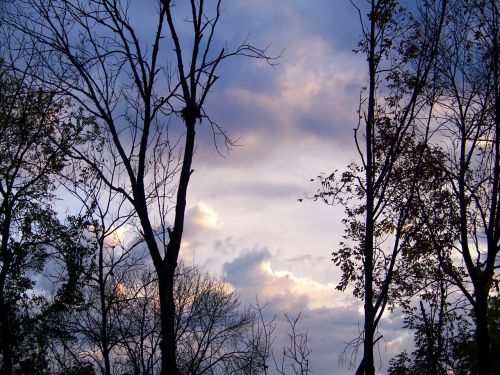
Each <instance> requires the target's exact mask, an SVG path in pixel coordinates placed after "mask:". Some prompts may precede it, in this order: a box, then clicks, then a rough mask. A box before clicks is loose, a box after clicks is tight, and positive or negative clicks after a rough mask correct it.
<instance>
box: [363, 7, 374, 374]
mask: <svg viewBox="0 0 500 375" xmlns="http://www.w3.org/2000/svg"><path fill="white" fill-rule="evenodd" d="M371 11H372V14H374V12H375V1H372V9H371ZM375 48H376V39H375V17H372V19H371V22H370V47H369V56H368V65H369V79H370V83H369V94H368V117H367V121H366V223H365V224H366V228H365V243H364V251H365V257H364V278H365V280H364V282H365V285H364V286H365V301H364V310H365V311H364V312H365V322H364V343H363V373H364V374H366V375H373V374H375V365H374V360H373V342H374V335H375V332H374V331H375V327H374V322H375V311H374V307H373V252H374V249H373V237H374V226H375V223H374V199H375V197H374V186H373V178H374V173H373V172H374V171H373V167H374V165H373V149H372V147H373V144H372V143H373V140H374V138H373V130H374V129H373V128H374V125H375V85H376V61H375V59H376V56H375Z"/></svg>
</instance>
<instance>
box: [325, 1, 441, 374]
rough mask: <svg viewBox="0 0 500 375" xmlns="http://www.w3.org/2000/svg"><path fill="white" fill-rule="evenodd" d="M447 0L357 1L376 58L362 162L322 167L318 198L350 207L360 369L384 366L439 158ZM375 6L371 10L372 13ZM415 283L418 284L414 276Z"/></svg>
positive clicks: (345, 265) (349, 254) (363, 108)
mask: <svg viewBox="0 0 500 375" xmlns="http://www.w3.org/2000/svg"><path fill="white" fill-rule="evenodd" d="M446 4H447V1H446V0H444V1H439V2H434V3H432V4H431V3H427V2H423V3H419V4H418V5H419V7H420V8H419V13H418V14H415V15H413V16H412V15H411V13H409V11H407V10H405V9H404V8H402V7H401V6H400V5H399V3H398V2H397V1H394V0H373V1H368V9H364V8H363V9H362V7H357V10H358V13H359V18H360V21H361V27H362V39H361V41H360V42H359V49H358V52H360V53H363V54H365V55H366V58H367V61H368V85H367V97H366V98H363V99H362V101H361V103H360V109H359V124H358V127H357V128H356V129H355V143H356V147H357V150H358V152H359V155H360V158H361V164H360V165H356V164H352V165H351V166H350V167H349V170H348V171H346V172H345V173H343V174H342V175H341V176H340V177H337V175H336V174H335V173H334V174H332V175H322V176H320V182H321V184H322V186H321V188H320V190H319V192H318V194H317V195H316V198H317V199H322V200H324V201H325V202H326V203H329V204H331V203H340V204H343V205H344V206H345V208H346V214H347V218H346V219H345V221H344V223H345V225H346V235H345V238H346V241H345V242H343V243H342V244H341V248H340V249H339V250H338V251H335V252H334V253H333V260H334V262H335V263H336V264H337V265H339V266H340V267H341V269H342V271H343V274H342V280H341V282H340V284H339V287H338V288H339V289H341V290H344V289H346V288H347V287H348V286H349V285H351V284H352V285H353V288H354V291H353V292H354V295H355V296H357V297H359V298H362V299H363V300H364V329H363V335H362V337H360V339H359V340H357V341H355V344H356V345H359V344H360V343H361V341H362V343H363V359H362V361H361V363H360V365H359V367H358V370H357V374H367V375H368V374H369V375H373V374H374V373H375V367H374V358H373V347H374V345H375V343H376V342H377V341H378V340H379V339H380V338H381V337H382V336H378V337H376V329H377V327H378V324H379V321H380V319H381V317H382V314H383V312H384V311H385V309H386V306H387V305H389V306H391V305H394V304H395V303H397V301H398V298H399V297H400V296H401V295H404V294H405V293H407V290H405V288H403V286H402V285H401V284H399V285H398V287H395V286H394V287H393V284H398V281H401V282H404V280H405V273H406V272H407V271H406V270H408V269H409V268H410V267H411V265H410V264H411V258H412V254H411V252H410V251H408V249H409V245H410V243H411V242H412V241H413V236H414V235H415V233H416V231H417V230H418V227H417V226H414V225H410V223H409V222H410V219H411V218H412V217H413V216H414V215H415V211H416V210H417V209H418V208H417V205H416V199H415V198H416V193H417V185H418V183H419V182H420V181H421V180H420V179H419V174H420V171H421V169H422V167H423V165H424V164H426V163H428V161H427V159H429V158H432V155H431V154H430V153H429V151H428V149H427V148H426V146H425V144H426V139H427V137H428V129H429V111H430V110H429V109H428V107H427V103H426V101H425V99H424V97H423V93H424V91H426V92H429V93H430V94H431V95H432V93H433V91H434V89H433V85H432V84H429V83H431V82H432V76H433V74H434V66H435V62H436V56H437V51H438V45H439V38H440V34H441V27H442V24H443V21H444V16H445V9H446ZM364 12H367V16H366V17H365V16H364ZM406 287H411V285H410V284H406Z"/></svg>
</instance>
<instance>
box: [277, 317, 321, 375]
mask: <svg viewBox="0 0 500 375" xmlns="http://www.w3.org/2000/svg"><path fill="white" fill-rule="evenodd" d="M285 318H286V321H287V323H288V327H289V331H288V332H287V335H288V343H287V345H286V346H284V347H283V350H282V353H281V361H278V360H277V359H276V357H275V356H274V354H273V360H274V365H275V366H276V370H277V371H278V373H279V374H282V375H286V374H291V373H293V374H295V375H307V374H309V373H311V364H310V362H309V357H310V355H311V352H312V351H311V349H310V348H309V345H308V337H307V332H300V331H298V327H297V324H298V323H299V321H300V318H301V314H298V315H297V316H296V317H290V316H288V315H287V314H285ZM288 369H290V370H291V372H290V370H288Z"/></svg>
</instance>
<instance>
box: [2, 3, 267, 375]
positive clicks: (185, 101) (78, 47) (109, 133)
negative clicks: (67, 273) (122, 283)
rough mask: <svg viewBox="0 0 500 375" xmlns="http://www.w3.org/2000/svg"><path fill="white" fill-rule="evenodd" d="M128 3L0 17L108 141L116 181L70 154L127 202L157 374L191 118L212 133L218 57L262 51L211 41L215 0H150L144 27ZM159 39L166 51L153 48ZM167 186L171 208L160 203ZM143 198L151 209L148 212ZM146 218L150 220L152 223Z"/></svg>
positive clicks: (22, 10)
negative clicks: (176, 151) (145, 282)
mask: <svg viewBox="0 0 500 375" xmlns="http://www.w3.org/2000/svg"><path fill="white" fill-rule="evenodd" d="M134 6H136V4H132V3H127V5H125V4H123V3H121V2H117V1H112V0H98V1H92V2H79V1H76V0H75V1H73V0H53V1H49V2H47V1H41V0H21V1H18V2H16V3H15V4H13V5H12V6H11V12H10V15H11V16H10V17H7V19H6V21H5V22H6V24H8V25H9V26H11V27H14V28H16V29H17V30H19V31H20V32H21V33H23V35H24V36H25V37H26V38H28V39H30V40H32V42H33V43H32V48H33V50H34V51H36V52H37V57H39V59H40V60H41V63H42V64H43V65H44V69H45V73H46V74H45V75H44V76H43V77H44V78H43V81H44V83H45V84H47V85H51V87H54V88H55V89H57V90H58V91H59V92H61V93H63V94H64V95H68V96H70V97H72V98H73V99H74V100H76V101H77V102H79V103H80V104H81V105H82V106H83V107H84V108H85V110H86V111H88V112H89V113H91V114H92V115H94V116H95V117H96V119H97V120H98V121H99V124H100V125H101V127H102V132H103V134H105V137H106V138H107V139H109V140H110V144H111V145H112V146H113V148H112V149H111V150H108V152H109V157H111V158H117V159H118V160H119V161H120V167H121V171H120V172H119V173H121V174H123V176H125V178H126V182H124V183H122V184H119V185H117V184H115V183H114V181H113V180H111V179H110V177H109V171H108V169H107V165H106V163H101V161H100V159H98V158H96V157H95V154H92V153H90V154H89V153H87V152H86V150H82V149H81V148H80V149H73V150H72V152H71V153H70V155H71V157H73V158H75V159H79V160H84V161H85V162H86V163H87V164H88V165H89V166H91V167H92V168H94V170H95V171H96V173H98V175H99V176H100V178H101V179H102V180H103V181H104V182H105V183H106V184H108V186H109V187H110V188H111V189H112V190H113V191H115V192H117V193H120V194H122V195H123V196H124V197H125V198H126V200H127V201H128V204H130V205H131V207H133V209H134V210H135V213H136V215H137V222H138V226H139V227H140V232H141V235H142V237H143V239H144V241H145V243H146V244H147V247H148V250H149V254H150V257H151V259H152V261H153V264H154V268H155V272H156V274H157V277H158V293H159V301H160V309H161V314H160V318H161V334H162V338H161V352H162V370H161V374H167V373H168V374H177V373H178V370H177V364H176V340H175V329H174V327H175V303H174V301H175V300H174V292H173V291H174V289H173V288H174V275H175V270H176V266H177V261H178V257H179V251H180V245H181V240H182V234H183V228H184V215H185V207H186V197H187V188H188V185H189V180H190V177H191V174H192V172H193V171H192V160H193V152H194V147H195V135H196V127H197V124H198V122H200V123H201V122H202V121H203V120H205V121H206V122H208V123H209V124H210V125H211V126H212V127H213V129H214V132H215V133H220V132H221V129H220V128H219V127H218V125H217V124H215V123H214V122H212V121H210V119H209V117H208V116H207V114H206V112H205V103H206V99H207V97H208V94H209V92H210V90H211V89H212V88H213V86H214V84H215V82H216V80H217V78H218V77H217V75H216V72H217V70H218V68H219V66H220V64H221V63H222V62H223V61H224V60H226V59H227V58H229V57H233V56H238V55H239V56H247V57H254V58H262V59H266V60H267V61H271V59H270V58H269V57H268V56H267V55H266V51H265V50H260V49H257V48H255V47H253V46H251V45H249V44H248V43H246V41H245V42H243V43H242V44H241V45H239V46H237V47H236V48H235V49H234V50H232V51H228V50H226V49H225V48H222V47H220V48H218V49H217V47H216V46H215V45H214V44H215V43H216V39H215V32H216V27H217V24H218V21H219V19H220V16H221V1H215V2H214V4H213V5H212V4H207V3H206V2H204V1H195V0H191V1H189V2H188V3H187V6H186V8H187V9H186V8H184V7H182V6H175V4H174V2H173V1H170V0H165V1H162V2H161V4H158V3H157V4H156V8H154V9H153V8H152V7H151V9H150V13H149V14H154V15H155V20H154V21H153V20H152V21H151V22H148V25H152V26H153V27H152V28H151V29H148V31H147V32H145V33H143V32H142V31H141V32H139V28H137V25H136V24H135V22H141V25H142V26H144V23H143V22H142V20H134V19H132V17H131V13H133V11H134V10H133V9H131V7H134ZM212 6H213V8H211V9H209V8H210V7H212ZM177 13H178V14H177ZM184 16H185V19H187V20H188V22H187V23H184V24H183V25H186V24H188V25H190V26H191V31H190V33H189V35H188V36H187V38H186V39H187V40H186V39H184V38H183V33H184V32H185V30H184V29H182V28H181V27H180V26H179V25H177V24H176V19H177V17H179V18H182V17H184ZM181 29H182V30H181ZM181 31H182V32H183V33H181ZM169 44H170V46H172V47H173V49H174V54H173V56H171V55H168V54H162V49H163V47H167V46H168V45H169ZM171 60H172V63H170V61H171ZM172 67H175V68H172ZM45 77H48V78H45ZM179 118H180V119H181V120H182V123H183V125H184V126H183V131H184V134H183V136H182V153H181V156H180V159H179V160H180V162H181V164H180V165H181V167H180V169H179V170H175V172H176V173H177V172H178V175H177V176H178V181H177V184H176V187H175V190H172V189H169V188H168V186H169V185H168V184H169V183H170V182H171V181H172V179H171V178H166V177H165V176H171V174H170V172H168V171H170V169H169V161H170V159H168V158H167V159H165V160H163V159H162V157H163V156H164V154H163V153H162V150H164V149H165V148H167V149H168V148H169V147H170V146H171V145H179V142H181V140H180V139H179V140H178V141H176V142H173V143H170V140H169V139H168V137H167V131H168V128H169V124H170V123H174V122H175V121H176V119H179ZM223 136H224V138H225V140H226V141H227V142H229V138H227V137H225V135H224V133H223ZM175 164H176V165H179V164H177V163H175ZM166 171H167V172H168V173H166ZM156 177H159V178H156ZM172 191H173V193H174V194H173V195H174V199H173V200H174V201H175V208H174V209H172V207H171V206H169V203H170V201H169V198H170V195H169V194H170V193H172ZM153 207H156V209H157V210H158V211H159V215H158V216H156V215H154V213H153ZM165 212H170V213H172V215H171V216H173V218H172V217H171V218H170V219H171V220H168V217H166V216H165V215H162V213H165ZM155 220H157V223H156V224H157V225H158V226H159V227H160V230H155ZM168 223H172V224H173V225H172V226H170V225H169V224H168ZM158 240H159V241H158Z"/></svg>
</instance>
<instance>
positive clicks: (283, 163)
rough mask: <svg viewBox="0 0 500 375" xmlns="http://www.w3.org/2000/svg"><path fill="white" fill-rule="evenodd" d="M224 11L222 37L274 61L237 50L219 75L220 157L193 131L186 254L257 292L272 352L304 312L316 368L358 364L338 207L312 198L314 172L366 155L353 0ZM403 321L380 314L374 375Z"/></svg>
mask: <svg viewBox="0 0 500 375" xmlns="http://www.w3.org/2000/svg"><path fill="white" fill-rule="evenodd" d="M360 2H361V0H360ZM144 4H145V3H134V4H133V6H134V10H133V11H134V16H135V17H137V19H138V20H142V19H144V20H145V21H143V22H142V23H141V22H139V21H138V22H137V23H136V25H138V27H139V28H143V29H141V30H139V31H140V32H144V33H145V35H147V33H148V30H150V27H151V26H154V25H151V23H148V22H147V20H148V18H147V17H148V11H147V10H146V9H147V8H148V7H146V6H144ZM179 4H180V2H179ZM143 6H144V9H143ZM223 8H224V12H223V14H222V17H221V20H220V24H219V28H218V30H217V35H216V42H217V43H218V44H219V45H224V46H227V48H229V49H231V48H234V47H237V46H238V44H239V43H241V42H243V41H245V40H247V41H248V42H250V43H251V44H253V45H255V46H256V47H259V48H267V53H269V54H270V55H274V56H278V55H280V58H279V59H278V60H277V61H276V63H277V65H274V66H270V65H269V64H266V63H265V62H264V61H262V60H256V59H249V58H243V57H236V58H234V59H229V60H227V61H225V62H224V65H222V66H221V67H220V69H219V71H218V72H217V75H218V76H219V77H220V78H219V80H218V81H217V82H216V84H215V86H214V87H213V89H212V92H211V93H210V94H209V96H208V98H207V105H206V108H205V109H206V112H207V113H208V114H209V115H210V118H211V119H212V120H213V121H215V122H217V123H218V124H219V125H220V126H221V127H222V128H223V129H225V130H226V134H227V135H228V136H229V137H230V138H231V139H232V140H234V141H235V143H236V144H237V146H234V147H233V148H232V150H230V151H228V152H225V151H224V149H222V154H223V155H222V156H221V155H220V153H218V152H217V149H216V147H215V145H214V142H213V135H212V131H211V129H210V127H209V126H208V125H207V124H206V123H202V124H201V125H200V126H199V127H198V129H197V146H196V153H195V155H194V162H193V169H194V172H193V174H192V175H191V180H190V181H191V182H190V185H189V190H188V202H187V204H188V208H187V212H186V223H185V232H184V237H183V242H182V247H181V254H180V256H181V259H182V260H183V262H185V263H187V264H190V265H191V264H192V265H196V266H199V267H200V268H202V269H203V270H206V271H208V272H210V273H212V274H214V275H216V276H218V277H219V278H220V279H221V280H223V281H224V282H226V283H227V284H228V285H230V286H231V287H232V288H234V290H235V291H236V292H237V294H238V295H239V296H240V299H241V301H242V303H243V304H244V305H251V304H252V305H255V304H256V301H257V299H258V302H259V304H260V305H261V306H265V308H264V314H265V317H266V318H267V319H268V320H270V319H272V318H273V317H275V319H276V320H275V322H276V330H275V334H276V342H275V344H276V345H275V351H276V354H277V355H278V356H279V353H280V351H281V348H280V346H281V345H283V344H284V343H285V342H286V339H287V337H286V328H287V327H286V324H285V322H284V319H285V317H284V314H288V315H289V316H292V317H294V316H297V315H298V314H299V313H300V314H301V320H300V322H299V331H307V332H308V344H309V348H310V349H311V350H312V353H311V357H310V362H311V367H312V373H313V374H318V375H329V374H339V375H343V374H352V373H353V370H352V369H351V368H349V366H348V363H349V360H350V359H351V358H353V357H351V354H352V351H351V349H349V348H348V349H347V351H346V352H345V353H346V354H347V356H345V357H343V358H344V359H345V361H344V363H342V360H341V354H342V352H343V351H344V349H345V348H346V345H347V343H348V342H350V341H351V340H353V339H355V338H357V337H358V336H359V334H360V332H361V330H362V323H363V315H362V301H359V300H356V299H355V298H354V297H352V296H351V295H350V294H349V293H348V292H345V293H342V292H340V291H338V290H336V289H335V286H336V285H337V283H338V282H339V281H340V270H339V269H338V268H337V267H336V266H335V265H334V264H333V262H332V261H331V253H332V251H334V250H335V249H336V248H337V246H338V245H339V242H340V241H341V240H342V234H343V231H344V227H343V224H342V222H341V220H342V217H343V209H342V208H341V207H335V206H328V205H326V204H323V203H320V202H315V201H313V200H311V199H304V198H307V197H311V196H312V195H314V193H315V192H316V190H317V188H318V183H317V181H311V179H314V178H315V177H316V176H318V175H319V174H320V173H322V172H325V173H331V172H333V171H335V170H343V169H344V168H345V167H346V166H347V165H348V164H350V163H352V162H356V161H357V160H358V156H357V154H356V150H355V144H354V138H353V135H354V131H353V129H354V127H355V126H356V125H357V120H358V115H357V110H358V105H359V97H360V91H361V89H362V87H363V86H364V85H365V84H366V79H367V63H366V59H365V58H363V56H361V55H358V54H355V53H353V49H355V48H356V46H357V42H358V39H359V35H360V27H359V18H358V14H357V12H356V10H355V8H354V7H353V5H352V4H351V3H350V1H348V0H314V1H313V0H226V1H225V2H224V7H223ZM182 36H183V35H182V34H181V37H182ZM299 200H302V202H300V201H299ZM401 324H402V319H401V315H400V314H397V313H395V314H389V313H387V314H385V316H384V317H383V319H382V320H381V323H380V325H381V327H380V333H381V334H382V335H383V339H382V340H380V341H379V345H378V347H377V349H376V353H375V355H376V361H377V366H378V367H377V370H378V371H379V372H380V373H385V372H386V370H387V365H388V361H389V359H390V358H391V357H393V356H394V355H396V354H397V353H399V352H400V351H401V350H402V349H403V348H405V347H406V348H411V341H412V337H411V333H410V332H407V331H403V330H402V329H401ZM359 359H360V358H359V356H358V358H357V361H355V363H356V365H357V363H358V362H359ZM272 367H273V366H272V364H271V368H272Z"/></svg>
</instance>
